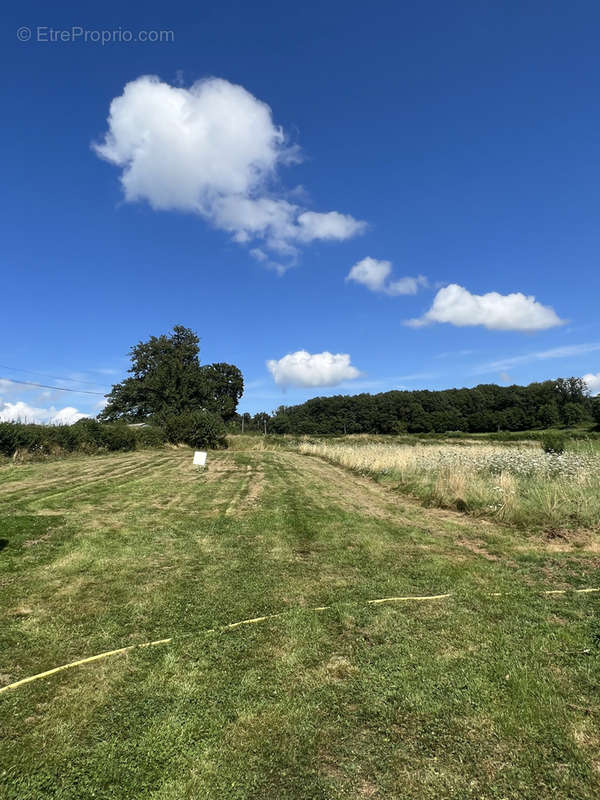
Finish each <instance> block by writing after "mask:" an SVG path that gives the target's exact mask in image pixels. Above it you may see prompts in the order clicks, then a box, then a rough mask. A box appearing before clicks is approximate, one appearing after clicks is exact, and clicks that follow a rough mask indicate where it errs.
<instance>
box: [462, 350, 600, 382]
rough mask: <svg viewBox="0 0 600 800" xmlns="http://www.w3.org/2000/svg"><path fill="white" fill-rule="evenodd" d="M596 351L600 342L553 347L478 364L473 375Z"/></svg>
mask: <svg viewBox="0 0 600 800" xmlns="http://www.w3.org/2000/svg"><path fill="white" fill-rule="evenodd" d="M598 350H600V342H587V343H584V344H574V345H565V346H563V347H553V348H551V349H550V350H538V351H535V352H532V353H524V354H522V355H519V356H510V357H508V358H501V359H498V360H497V361H490V362H488V363H487V364H480V365H479V366H478V367H475V369H474V370H473V374H475V375H479V374H483V373H486V372H506V371H508V370H510V369H512V368H513V367H517V366H519V365H521V364H532V363H534V362H536V361H546V360H548V359H554V358H573V357H575V356H581V355H585V354H586V353H595V352H597V351H598Z"/></svg>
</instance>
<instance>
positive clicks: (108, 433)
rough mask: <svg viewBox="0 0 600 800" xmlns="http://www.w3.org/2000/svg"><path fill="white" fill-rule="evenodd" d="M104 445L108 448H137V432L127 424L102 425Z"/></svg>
mask: <svg viewBox="0 0 600 800" xmlns="http://www.w3.org/2000/svg"><path fill="white" fill-rule="evenodd" d="M101 427H102V445H103V446H104V447H105V448H106V449H107V450H135V443H136V438H135V433H134V432H133V431H132V429H131V428H128V427H127V425H123V424H121V425H119V424H117V425H102V426H101Z"/></svg>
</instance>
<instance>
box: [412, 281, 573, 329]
mask: <svg viewBox="0 0 600 800" xmlns="http://www.w3.org/2000/svg"><path fill="white" fill-rule="evenodd" d="M433 322H448V323H450V324H451V325H457V326H459V327H464V326H467V325H483V326H484V327H485V328H489V329H490V330H503V331H541V330H545V329H547V328H553V327H555V326H556V325H562V324H563V322H564V320H561V319H560V317H558V316H557V314H556V312H555V311H554V309H553V308H551V307H550V306H544V305H542V304H541V303H539V302H538V301H537V300H536V299H535V297H533V296H531V295H529V296H527V295H524V294H522V293H521V292H514V293H512V294H505V295H503V294H499V293H498V292H488V293H487V294H471V292H469V291H468V290H467V289H465V288H464V286H459V285H458V284H456V283H451V284H450V285H449V286H445V287H444V288H443V289H440V290H439V292H438V293H437V294H436V296H435V298H434V300H433V305H432V306H431V308H430V309H429V311H427V312H426V313H425V314H424V315H423V316H422V317H419V318H418V319H412V320H408V321H407V323H406V324H407V325H411V326H412V327H422V326H423V325H429V324H431V323H433Z"/></svg>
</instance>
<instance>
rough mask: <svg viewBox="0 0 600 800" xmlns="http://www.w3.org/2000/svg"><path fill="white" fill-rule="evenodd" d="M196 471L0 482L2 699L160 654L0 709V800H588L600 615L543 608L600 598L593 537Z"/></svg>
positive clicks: (125, 466)
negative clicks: (559, 535)
mask: <svg viewBox="0 0 600 800" xmlns="http://www.w3.org/2000/svg"><path fill="white" fill-rule="evenodd" d="M191 461H192V458H191V451H189V450H183V449H181V450H170V451H168V450H167V451H156V452H147V451H146V452H138V453H127V454H123V455H107V456H101V457H100V456H99V457H89V458H85V457H78V458H72V459H68V460H65V461H56V462H48V463H43V464H29V465H23V466H13V465H10V466H4V467H2V468H0V540H1V541H0V548H1V550H0V673H1V674H0V685H2V684H4V685H8V684H9V683H11V682H15V681H18V680H19V679H21V678H24V677H27V676H30V675H34V674H36V673H39V672H42V671H44V670H47V669H50V668H52V667H55V666H58V665H61V664H65V663H68V662H71V661H75V660H77V659H81V658H84V657H86V656H91V655H94V654H96V653H101V652H103V651H107V650H112V649H114V648H119V647H124V646H127V645H132V644H137V643H143V642H147V641H150V640H156V639H162V638H166V637H173V639H172V641H171V642H170V643H166V644H162V645H157V646H154V647H149V648H145V649H134V650H132V651H129V652H128V653H126V654H122V655H115V656H112V657H109V658H106V659H104V660H101V661H96V662H94V663H91V664H87V665H83V666H79V667H76V668H73V669H69V670H67V671H64V672H61V673H59V674H55V675H52V676H49V677H46V678H43V679H41V680H38V681H35V682H32V683H29V684H26V685H22V686H20V687H18V688H15V689H10V690H8V691H5V692H3V693H0V797H2V798H3V800H5V799H6V800H9V799H10V800H13V799H14V800H29V799H30V798H33V799H35V800H37V799H38V798H57V799H58V798H60V799H61V800H63V799H66V798H69V800H71V799H72V800H85V799H86V798H107V799H108V798H110V799H111V800H117V799H118V798H152V800H182V799H183V798H189V799H190V800H192V799H193V800H196V799H201V800H204V798H207V799H212V798H214V799H215V800H226V799H229V798H239V800H241V799H242V798H244V799H245V798H256V799H257V800H259V799H260V800H271V799H272V800H283V798H294V800H297V799H298V800H299V799H300V798H311V800H312V799H313V798H323V799H325V798H386V800H389V799H390V798H403V799H404V798H411V799H412V798H418V799H419V800H421V799H423V800H425V799H426V798H432V799H433V798H436V800H437V799H438V798H460V799H461V800H462V799H463V798H498V799H500V798H510V800H513V799H514V798H519V800H520V799H521V798H532V799H533V798H535V800H540V798H565V799H566V798H569V800H572V799H573V798H590V800H591V798H594V799H595V798H597V797H598V796H599V795H600V694H599V691H598V689H599V677H600V675H599V669H598V668H599V654H600V647H599V643H600V617H599V615H598V611H599V609H600V595H599V594H576V593H575V592H572V591H568V592H567V593H566V594H562V595H548V594H542V593H543V592H544V591H548V590H555V589H568V590H571V589H575V588H585V587H598V586H600V575H599V559H600V554H599V548H598V539H597V538H596V539H592V540H590V539H589V537H588V538H587V539H586V541H587V542H588V544H587V545H586V546H581V544H580V543H579V545H580V546H576V545H572V544H571V543H570V542H569V541H568V540H563V539H555V540H546V539H544V538H543V536H541V535H540V534H533V533H532V534H527V533H524V532H523V531H518V532H517V531H513V530H511V528H510V527H507V526H500V525H497V524H493V523H490V522H485V521H481V520H473V519H470V518H468V517H464V516H460V515H458V514H453V513H450V512H442V511H436V510H434V509H424V508H421V507H420V506H418V505H417V504H415V503H412V502H410V501H408V500H407V499H405V498H403V497H402V496H401V495H399V494H398V493H395V492H393V491H391V490H389V489H386V488H385V487H382V486H381V485H379V484H377V483H375V482H374V481H370V480H369V479H367V478H361V477H360V476H358V475H355V474H352V473H350V472H348V471H345V470H344V469H342V468H341V467H338V466H335V465H332V464H329V463H326V462H324V461H321V460H319V459H317V458H315V457H313V456H307V455H301V454H299V453H294V452H287V451H285V450H278V451H275V450H273V451H269V450H262V451H261V450H252V451H241V452H235V451H229V452H222V453H210V454H209V458H208V469H207V470H206V471H205V472H198V471H196V470H195V469H194V468H193V467H192V465H191ZM444 593H450V595H451V596H450V597H447V598H441V599H437V600H425V601H419V600H396V601H390V602H387V603H382V604H368V603H367V601H368V600H372V599H377V598H385V597H390V596H394V597H398V596H429V595H438V594H444ZM494 593H502V594H500V595H496V596H494ZM322 606H329V608H327V609H325V610H321V611H313V610H312V609H314V608H315V607H322ZM269 614H279V616H277V617H275V618H271V619H268V620H265V621H263V622H259V623H256V624H250V625H243V626H240V627H237V628H231V629H226V630H222V629H221V626H225V625H227V624H229V623H232V622H236V621H240V620H244V619H248V618H253V617H258V616H263V615H269ZM209 629H216V630H214V631H213V632H208V630H209Z"/></svg>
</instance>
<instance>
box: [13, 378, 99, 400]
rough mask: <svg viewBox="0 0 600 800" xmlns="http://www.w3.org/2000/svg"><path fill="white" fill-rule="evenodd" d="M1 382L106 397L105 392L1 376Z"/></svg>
mask: <svg viewBox="0 0 600 800" xmlns="http://www.w3.org/2000/svg"><path fill="white" fill-rule="evenodd" d="M0 381H8V382H9V383H20V384H22V385H23V386H36V387H37V388H38V389H55V390H56V391H57V392H73V393H74V394H95V395H97V396H98V397H104V396H105V395H104V392H90V391H89V390H87V389H66V388H65V387H64V386H48V384H46V383H32V382H31V381H18V380H17V379H16V378H3V377H2V376H0Z"/></svg>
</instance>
